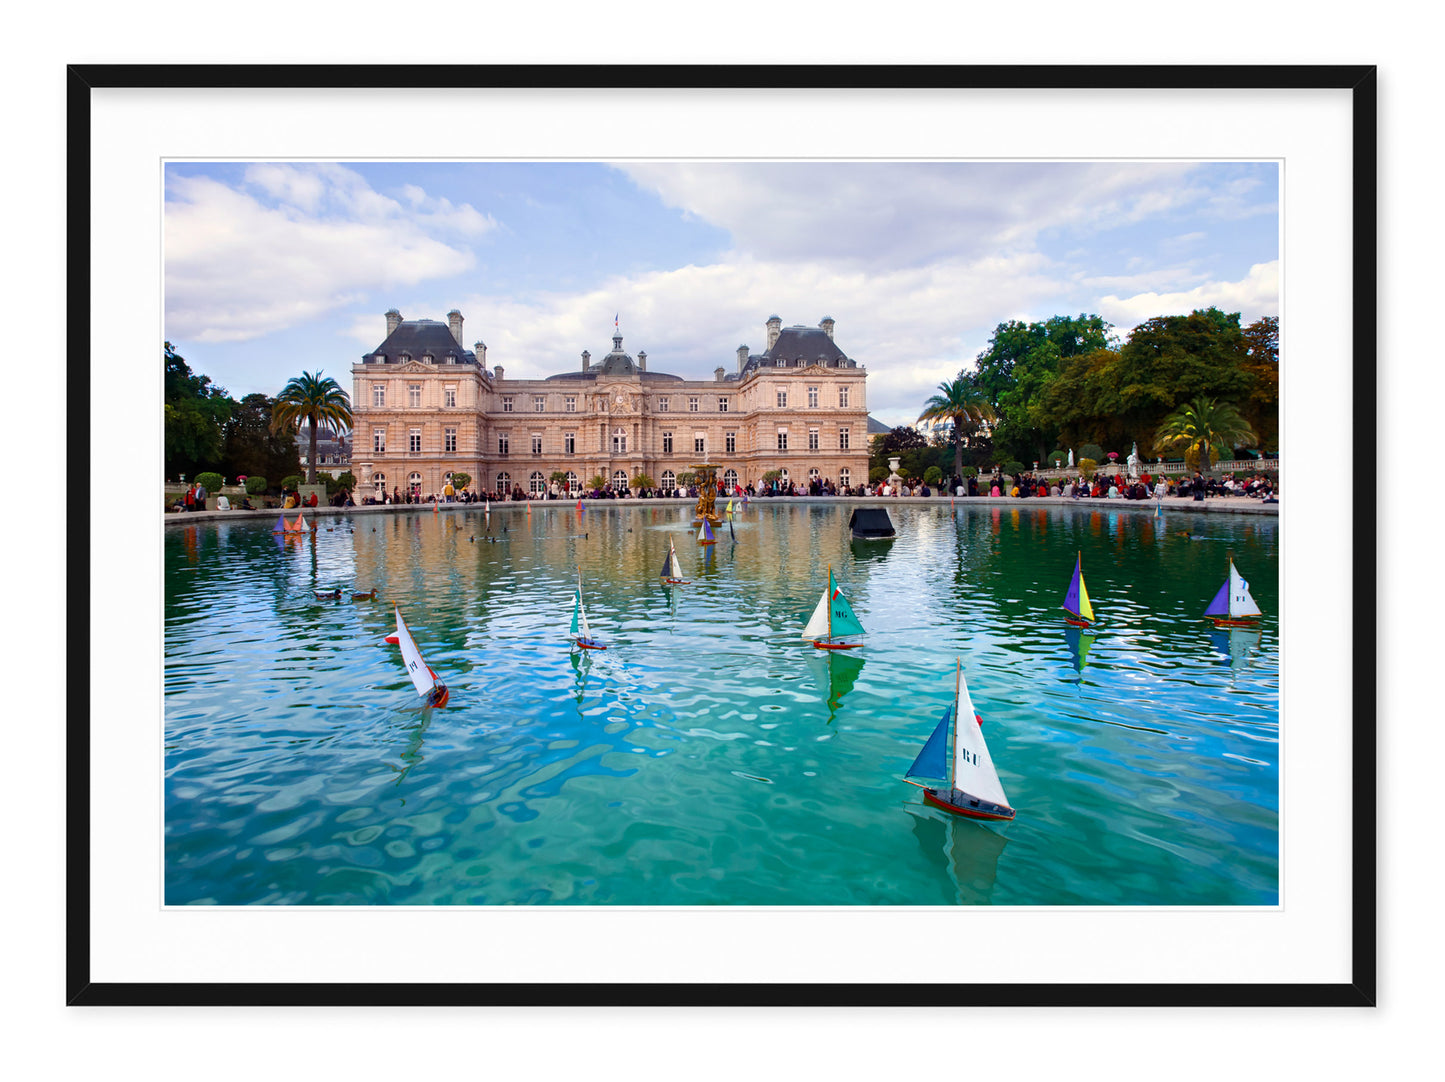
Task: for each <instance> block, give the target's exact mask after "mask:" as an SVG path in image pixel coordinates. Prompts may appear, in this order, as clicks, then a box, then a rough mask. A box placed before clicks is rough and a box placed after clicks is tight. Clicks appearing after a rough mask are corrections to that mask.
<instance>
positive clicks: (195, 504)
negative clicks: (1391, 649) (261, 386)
mask: <svg viewBox="0 0 1445 1082" xmlns="http://www.w3.org/2000/svg"><path fill="white" fill-rule="evenodd" d="M1275 492H1276V486H1275V480H1274V479H1273V478H1272V477H1270V476H1269V475H1268V474H1265V473H1258V474H1254V475H1253V476H1248V477H1244V476H1236V475H1235V474H1232V473H1226V474H1224V475H1223V476H1222V477H1212V476H1211V477H1205V476H1204V475H1203V474H1202V473H1200V472H1199V471H1198V470H1196V471H1195V472H1194V474H1193V476H1189V475H1181V476H1179V477H1176V478H1169V477H1165V476H1163V475H1159V476H1151V475H1150V474H1149V473H1148V472H1144V473H1141V474H1139V476H1137V477H1133V478H1130V477H1127V476H1125V475H1124V474H1122V473H1107V472H1104V471H1098V472H1095V473H1094V475H1093V476H1092V477H1085V476H1084V475H1083V474H1082V473H1080V474H1078V475H1077V476H1076V477H1071V476H1067V475H1065V476H1062V477H1044V476H1040V475H1036V474H1034V473H1032V472H1025V473H1020V474H1016V475H1013V476H1010V475H1008V474H1005V473H1003V472H1001V471H999V472H995V473H994V474H992V475H990V476H985V477H981V478H980V477H966V478H965V477H960V476H958V475H956V474H955V475H954V476H953V477H952V478H949V479H948V480H947V481H939V482H938V483H937V484H936V485H929V484H928V483H927V482H926V481H922V480H919V479H917V478H914V479H903V480H901V481H900V483H899V484H897V485H893V484H890V483H889V482H888V481H877V482H874V483H873V484H871V485H856V486H853V487H851V488H850V487H847V486H840V485H837V484H835V483H834V482H833V480H832V479H831V478H827V477H821V478H812V479H810V480H809V481H807V482H806V483H800V482H785V481H781V480H779V481H771V482H769V481H758V482H757V483H756V484H754V483H752V482H749V483H748V484H747V485H738V486H734V487H733V489H732V490H731V491H727V490H726V489H725V487H724V486H723V485H721V484H720V485H718V495H720V496H723V497H728V496H732V497H737V498H741V497H743V496H747V497H748V498H758V497H763V498H767V497H774V496H860V497H862V496H873V497H892V496H922V497H931V496H980V495H984V496H995V497H998V496H1008V497H1014V498H1017V499H1028V498H1030V497H1039V496H1063V497H1067V498H1072V499H1079V498H1081V497H1090V498H1094V499H1123V500H1151V499H1155V498H1162V497H1165V496H1172V497H1186V498H1190V497H1192V498H1193V499H1196V500H1203V499H1205V498H1207V497H1229V496H1244V497H1247V498H1250V499H1258V500H1264V501H1266V502H1272V501H1274V500H1275V498H1276V496H1275ZM207 495H208V494H207V492H206V490H205V489H204V488H202V487H201V486H200V485H197V484H192V485H191V486H190V487H189V488H187V489H186V492H185V494H184V495H183V496H181V497H180V498H178V499H177V500H176V502H175V503H174V504H172V505H171V507H170V510H172V511H204V510H205V509H206V497H207ZM698 495H699V489H698V486H697V485H688V486H683V487H674V488H659V487H650V486H649V487H642V488H636V489H634V488H624V489H617V488H614V487H613V486H612V485H610V484H609V485H604V486H603V487H601V488H590V489H586V490H584V491H582V492H580V493H577V492H572V491H568V490H564V489H563V488H561V487H560V486H559V485H557V484H556V483H555V482H554V483H552V484H551V485H550V486H549V487H548V488H547V490H546V491H545V492H544V493H543V494H541V495H539V496H537V497H532V496H531V495H529V494H528V493H527V492H526V491H524V490H523V489H522V488H521V486H519V485H518V486H513V487H512V489H511V490H510V491H506V490H502V491H481V492H473V491H471V489H464V490H463V491H461V492H454V491H452V489H451V486H450V485H448V486H447V490H446V492H444V493H443V494H442V495H436V494H433V493H426V494H423V493H422V492H421V491H420V490H419V489H418V490H415V491H412V490H408V491H406V492H403V491H402V490H401V489H400V488H399V487H397V488H393V489H392V490H391V492H386V491H382V492H380V493H378V494H376V495H371V496H364V497H362V500H361V502H362V503H363V504H366V505H368V506H379V505H383V504H385V505H390V504H426V505H430V504H433V503H463V504H471V503H482V502H484V501H487V502H491V503H504V502H507V501H509V500H511V501H518V502H521V501H525V500H528V499H533V498H536V499H547V500H562V499H566V500H570V499H577V498H579V497H580V498H582V499H588V500H623V499H643V500H646V499H693V500H695V499H697V497H698ZM283 496H284V503H283V506H284V508H286V509H287V510H290V509H292V508H301V507H316V506H317V505H318V502H319V501H318V500H317V498H316V494H315V493H314V492H313V493H311V494H310V495H309V496H307V497H306V498H305V499H303V498H302V496H301V494H300V492H299V491H291V492H286V493H283ZM218 503H219V504H221V505H222V506H220V509H221V510H223V511H224V510H228V509H229V507H230V504H229V502H228V501H226V497H224V496H222V497H220V501H218ZM328 503H329V504H330V506H332V507H354V506H355V503H354V501H353V500H352V498H351V492H350V491H349V490H347V489H339V490H337V492H336V493H335V494H334V495H333V496H331V497H330V499H329V500H328ZM246 506H253V504H252V503H251V502H250V501H247V504H246Z"/></svg>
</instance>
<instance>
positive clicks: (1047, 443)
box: [973, 313, 1113, 461]
mask: <svg viewBox="0 0 1445 1082" xmlns="http://www.w3.org/2000/svg"><path fill="white" fill-rule="evenodd" d="M1112 343H1113V327H1112V326H1111V325H1110V324H1108V323H1106V322H1105V321H1104V320H1103V319H1101V318H1100V317H1099V316H1096V315H1084V314H1082V313H1081V314H1080V315H1078V316H1077V317H1074V316H1053V317H1051V318H1049V319H1046V320H1044V321H1042V322H1034V323H1023V322H1020V321H1019V320H1010V321H1008V322H1007V323H1000V324H999V325H998V326H997V327H996V328H995V329H994V333H993V337H992V338H991V339H990V340H989V345H988V349H986V350H984V351H983V352H982V353H980V354H979V355H978V371H977V374H976V375H975V376H974V377H973V381H974V383H975V384H976V386H977V387H978V389H979V390H980V391H981V392H982V393H983V395H984V396H985V397H986V398H987V399H988V401H989V402H990V404H991V405H992V406H993V408H994V412H995V414H996V415H997V417H998V424H997V426H996V427H995V429H994V432H993V442H994V445H995V446H996V447H997V448H999V450H1000V451H1002V452H1004V453H1007V454H1012V455H1017V456H1019V457H1024V456H1027V457H1028V458H1030V459H1033V458H1037V459H1039V460H1041V461H1042V459H1043V458H1044V456H1045V455H1046V454H1047V453H1048V450H1049V448H1051V447H1053V446H1055V445H1056V443H1057V440H1058V430H1057V425H1056V424H1055V423H1054V421H1053V419H1052V418H1051V417H1050V415H1049V412H1048V410H1047V409H1046V408H1045V406H1044V403H1045V396H1046V393H1047V391H1048V388H1049V386H1050V384H1051V383H1052V382H1053V381H1054V379H1055V377H1056V376H1057V375H1058V372H1059V367H1060V364H1061V363H1062V362H1064V361H1066V360H1067V359H1069V358H1072V357H1077V356H1081V355H1083V354H1086V353H1092V352H1094V351H1095V350H1100V349H1106V348H1108V347H1109V346H1111V345H1112Z"/></svg>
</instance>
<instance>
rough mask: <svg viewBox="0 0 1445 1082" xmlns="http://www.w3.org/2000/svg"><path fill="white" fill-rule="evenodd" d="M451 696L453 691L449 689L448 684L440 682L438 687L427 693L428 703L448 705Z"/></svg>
mask: <svg viewBox="0 0 1445 1082" xmlns="http://www.w3.org/2000/svg"><path fill="white" fill-rule="evenodd" d="M451 697H452V693H451V692H450V691H448V690H447V686H446V685H445V684H438V685H437V686H436V687H434V688H432V690H431V693H430V694H428V695H427V697H426V705H427V706H446V704H447V700H449V699H450V698H451Z"/></svg>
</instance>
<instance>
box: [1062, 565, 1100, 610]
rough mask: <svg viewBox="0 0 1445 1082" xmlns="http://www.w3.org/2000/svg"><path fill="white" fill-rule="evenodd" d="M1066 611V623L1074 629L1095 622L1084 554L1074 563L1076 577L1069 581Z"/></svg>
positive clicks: (1065, 604)
mask: <svg viewBox="0 0 1445 1082" xmlns="http://www.w3.org/2000/svg"><path fill="white" fill-rule="evenodd" d="M1064 611H1065V612H1066V613H1068V614H1069V615H1068V616H1066V617H1064V620H1065V622H1067V623H1070V624H1072V625H1073V626H1074V627H1088V626H1090V625H1091V624H1093V622H1094V606H1093V605H1091V604H1089V590H1088V588H1087V587H1086V586H1085V585H1084V554H1083V553H1082V552H1081V553H1079V555H1078V557H1077V558H1076V559H1075V561H1074V577H1073V578H1072V579H1070V580H1069V592H1068V593H1066V594H1064Z"/></svg>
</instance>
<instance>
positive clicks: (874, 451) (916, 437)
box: [868, 425, 928, 470]
mask: <svg viewBox="0 0 1445 1082" xmlns="http://www.w3.org/2000/svg"><path fill="white" fill-rule="evenodd" d="M927 447H928V437H927V436H925V435H924V434H923V433H922V432H920V431H918V429H916V428H913V427H911V426H910V425H899V426H898V427H897V428H894V429H892V430H891V431H889V432H883V433H880V434H879V435H877V436H874V437H873V440H872V442H871V443H870V444H869V448H868V468H869V470H872V469H875V468H876V467H878V466H887V465H888V458H889V456H890V455H898V456H899V457H900V459H901V457H902V456H903V455H904V454H906V453H907V452H909V451H922V450H926V449H927ZM900 464H901V463H900Z"/></svg>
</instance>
